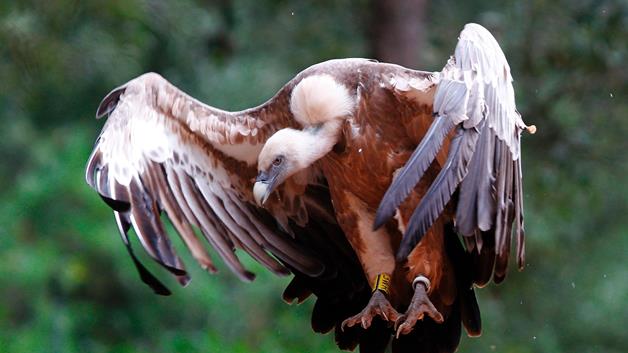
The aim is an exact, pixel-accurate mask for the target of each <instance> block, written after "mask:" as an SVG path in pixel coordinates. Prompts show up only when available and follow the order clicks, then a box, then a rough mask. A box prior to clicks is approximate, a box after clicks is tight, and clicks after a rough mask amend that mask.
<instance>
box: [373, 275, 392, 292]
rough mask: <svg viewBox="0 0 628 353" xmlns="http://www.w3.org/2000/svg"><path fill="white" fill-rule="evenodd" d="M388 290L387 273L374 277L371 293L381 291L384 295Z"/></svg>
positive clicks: (388, 280)
mask: <svg viewBox="0 0 628 353" xmlns="http://www.w3.org/2000/svg"><path fill="white" fill-rule="evenodd" d="M389 289H390V275H389V274H387V273H380V274H379V275H377V277H375V283H373V292H375V291H376V290H379V291H382V292H384V293H385V294H388V293H389Z"/></svg>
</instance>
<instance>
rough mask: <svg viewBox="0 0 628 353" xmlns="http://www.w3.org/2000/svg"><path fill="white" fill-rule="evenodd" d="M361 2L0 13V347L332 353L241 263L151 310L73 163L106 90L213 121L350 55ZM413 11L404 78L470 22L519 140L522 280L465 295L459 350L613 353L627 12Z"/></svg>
mask: <svg viewBox="0 0 628 353" xmlns="http://www.w3.org/2000/svg"><path fill="white" fill-rule="evenodd" d="M367 5H368V2H367V1H366V0H362V1H348V0H343V1H319V2H313V1H309V2H296V1H293V2H291V1H255V2H252V1H251V2H249V1H241V0H234V1H228V0H223V1H191V0H187V1H177V2H166V1H153V0H143V1H142V0H136V1H117V0H115V1H108V2H103V1H95V0H89V1H80V2H78V1H70V0H56V1H41V0H39V1H36V0H32V1H19V2H11V1H3V2H1V3H0V160H1V161H2V163H1V164H0V197H1V199H2V200H3V202H2V203H1V204H0V259H2V260H0V262H1V263H0V293H2V295H3V301H2V303H1V304H0V351H1V352H44V351H45V352H175V351H176V352H334V351H336V349H335V347H334V344H333V342H332V338H331V337H329V336H327V337H325V336H321V335H316V334H314V333H313V332H311V330H310V328H309V311H310V305H311V304H312V303H311V302H308V303H307V304H304V305H301V306H292V307H291V306H287V305H285V304H284V303H282V302H281V300H280V293H281V292H282V290H283V287H284V286H285V285H286V283H287V280H288V279H286V278H276V277H274V276H272V275H270V274H269V273H267V272H264V271H263V270H261V268H260V267H258V266H255V264H253V263H252V261H249V264H250V266H251V267H252V268H253V269H255V270H256V273H257V274H258V278H257V280H256V281H255V282H254V283H253V284H244V283H241V282H239V281H238V280H236V279H235V278H234V276H232V275H231V274H229V273H228V271H226V270H224V269H223V271H221V273H220V274H219V275H217V276H209V275H208V274H206V273H204V272H203V271H202V270H200V269H199V268H198V266H195V265H194V264H193V262H192V260H191V257H190V256H187V255H186V256H184V257H185V259H186V260H188V261H187V262H188V268H189V269H190V270H191V272H192V276H193V278H194V281H193V282H192V283H191V284H190V285H189V286H188V288H185V289H181V288H176V284H175V282H174V281H170V282H169V284H170V287H171V288H174V289H175V291H174V295H173V296H172V297H166V298H164V297H159V296H156V295H153V294H152V292H151V291H150V290H149V289H148V288H147V287H146V286H144V285H143V284H142V283H140V282H139V280H138V278H137V275H136V273H135V270H134V268H133V266H132V264H131V261H130V259H128V257H127V254H126V252H125V250H124V248H123V246H122V244H121V242H120V239H119V238H118V236H117V234H116V229H115V226H114V222H113V218H112V217H111V214H110V212H109V211H108V209H107V207H106V206H105V205H104V204H103V203H102V202H101V201H100V199H99V198H98V197H97V196H96V194H95V193H93V192H92V191H91V190H90V189H89V188H88V187H87V185H86V184H85V183H84V181H83V167H84V163H85V161H86V160H87V157H88V154H89V152H90V150H91V145H92V143H93V141H94V139H95V137H96V136H97V133H98V131H99V129H100V127H101V126H102V121H96V120H93V118H92V117H93V114H94V111H95V108H96V106H97V105H98V103H99V101H100V99H101V98H102V97H103V96H104V95H105V94H106V93H107V92H108V91H109V90H111V89H112V88H114V87H116V86H117V85H119V84H122V83H124V82H126V81H127V80H129V79H131V78H133V77H135V76H138V75H140V74H141V73H143V72H146V71H157V72H159V73H161V74H162V75H164V76H165V77H166V78H167V79H168V80H170V81H172V82H173V83H174V84H176V85H177V86H179V87H181V88H182V89H184V90H185V91H187V92H189V93H190V94H192V95H193V96H195V97H197V98H199V99H200V100H202V101H204V102H207V103H210V104H212V105H214V106H218V107H222V108H225V109H241V108H244V107H249V106H252V105H256V104H258V103H261V102H263V101H264V100H265V99H267V98H269V97H270V96H272V95H273V94H274V92H275V91H276V90H277V89H278V88H279V87H281V86H282V85H283V83H285V82H286V81H287V80H288V79H290V78H291V77H292V76H293V75H294V74H296V73H297V72H299V71H300V70H302V69H304V68H305V67H307V66H309V65H311V64H314V63H316V62H319V61H322V60H325V59H329V58H335V57H356V56H365V55H366V53H367V52H368V48H367V46H368V40H367V38H366V37H365V33H368V31H367V30H366V28H367V27H368V26H369V23H371V21H377V16H376V14H371V13H369V7H368V6H367ZM426 14H427V16H425V17H426V19H427V20H426V21H427V23H426V28H427V29H428V31H429V33H427V37H428V43H427V44H426V46H425V48H423V50H422V57H423V58H424V62H423V63H422V64H421V65H417V68H421V69H427V70H440V67H441V66H442V65H443V64H444V63H445V61H446V58H447V57H448V55H449V54H450V53H451V52H452V50H453V47H454V45H455V39H456V37H457V34H458V32H459V31H460V29H461V28H462V27H463V25H464V23H466V22H478V23H481V24H483V25H485V26H486V27H488V28H489V29H490V30H491V31H492V32H493V33H494V34H495V36H496V37H497V38H498V41H499V42H500V43H501V45H502V47H503V49H504V51H505V52H506V55H507V57H508V59H509V61H510V63H511V67H512V71H513V73H514V76H515V80H516V82H515V88H516V91H517V101H518V107H519V110H520V111H521V112H522V114H523V116H524V118H525V120H526V121H527V122H528V123H533V124H536V125H537V126H538V127H539V132H538V133H537V134H536V135H534V136H529V135H526V136H524V138H523V140H524V141H523V144H524V174H525V175H524V180H525V186H526V212H527V213H526V216H527V218H526V220H527V233H528V235H529V237H528V243H527V245H528V247H527V255H528V256H527V258H528V264H527V267H526V270H525V271H524V272H523V273H516V272H515V271H513V273H511V274H510V276H509V278H508V280H507V281H506V282H505V284H504V285H501V286H499V287H496V286H489V287H488V288H485V289H482V290H479V297H480V298H479V299H480V305H481V308H482V311H483V319H484V324H485V329H484V335H483V336H482V337H481V338H478V339H464V340H463V342H462V345H461V348H460V351H463V352H491V351H495V352H513V353H519V352H521V353H523V352H617V353H619V352H624V351H625V349H626V347H628V334H626V327H628V309H627V308H628V306H627V305H626V303H628V266H627V264H628V251H627V250H626V249H628V221H627V220H626V215H628V202H627V200H628V183H627V178H626V175H627V174H628V157H626V151H628V138H626V136H628V103H627V101H628V100H627V98H628V84H627V83H628V69H627V66H626V64H627V63H628V55H627V53H628V48H627V46H628V3H626V1H585V0H578V1H567V0H563V1H542V0H533V1H528V2H506V3H504V2H501V1H482V2H480V1H467V2H465V3H464V4H460V3H458V2H454V1H441V2H434V3H433V4H430V5H429V6H428V8H427V13H426ZM136 247H137V246H136ZM181 253H184V252H183V251H181ZM144 259H145V260H147V259H146V258H144ZM146 262H148V261H146ZM153 268H154V269H155V272H156V273H159V274H161V277H162V278H167V274H166V273H164V272H163V271H162V272H159V271H160V270H159V269H157V268H156V267H155V266H153Z"/></svg>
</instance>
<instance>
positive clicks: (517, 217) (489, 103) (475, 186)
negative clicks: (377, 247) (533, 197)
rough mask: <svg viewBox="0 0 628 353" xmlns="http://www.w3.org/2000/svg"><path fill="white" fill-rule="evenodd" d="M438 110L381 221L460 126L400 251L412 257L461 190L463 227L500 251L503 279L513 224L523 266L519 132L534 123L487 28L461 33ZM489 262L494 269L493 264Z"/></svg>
mask: <svg viewBox="0 0 628 353" xmlns="http://www.w3.org/2000/svg"><path fill="white" fill-rule="evenodd" d="M433 111H434V116H435V119H434V122H433V123H432V125H431V127H430V129H429V130H428V132H427V134H426V135H425V137H424V138H423V140H422V141H421V142H420V144H419V145H418V147H417V148H416V150H415V151H414V153H413V155H412V156H411V158H410V159H409V160H408V162H407V163H406V165H405V166H404V168H403V169H402V170H401V172H400V174H399V176H398V177H397V178H396V179H395V180H394V182H393V183H392V184H391V186H390V188H389V189H388V190H387V192H386V194H385V196H384V198H383V199H382V202H381V204H380V206H379V209H378V211H377V216H376V224H375V226H381V225H382V224H383V223H385V222H386V221H387V220H388V219H390V217H391V216H392V215H393V214H394V212H395V209H396V208H397V207H398V206H399V204H400V203H401V202H402V201H403V200H404V199H405V198H406V197H407V195H408V193H409V192H410V190H412V188H414V186H415V185H416V183H417V182H418V181H419V180H420V179H421V178H422V176H423V174H424V173H425V171H426V170H427V168H428V167H429V166H430V164H431V163H432V161H433V160H434V158H435V156H436V154H437V153H438V151H439V150H440V148H441V146H442V145H443V141H444V140H445V138H447V137H448V136H449V135H450V133H451V131H452V130H455V133H454V135H453V137H452V139H451V141H450V145H449V153H448V157H447V160H446V162H445V164H444V165H443V168H442V170H441V172H440V173H439V175H438V176H437V178H436V180H434V182H433V183H432V185H431V186H430V188H429V189H428V191H427V193H426V194H425V196H424V198H423V199H422V200H421V202H420V204H419V205H418V206H417V208H416V209H415V211H414V213H413V215H412V217H411V219H410V222H409V224H408V226H407V228H406V233H405V234H404V237H403V240H402V243H401V246H400V248H399V252H398V254H397V256H398V258H399V259H400V260H401V259H405V258H406V257H407V255H408V254H409V253H410V252H411V251H412V249H413V248H414V246H415V245H416V244H417V243H418V242H419V241H420V240H421V237H422V236H423V235H424V234H425V232H426V231H427V230H428V229H429V228H430V227H431V226H432V224H433V223H434V221H435V220H436V219H437V218H438V217H439V216H440V215H441V213H442V212H443V210H444V208H445V206H446V205H447V203H448V202H449V201H450V199H451V197H452V195H453V194H454V192H456V191H458V197H457V205H456V215H455V224H456V229H457V231H458V233H460V234H462V235H463V236H464V238H465V240H466V242H467V246H468V248H470V249H473V248H476V247H477V249H478V252H480V251H481V250H482V246H483V245H486V247H489V246H490V247H491V248H492V249H493V250H494V252H493V253H492V254H493V260H494V261H493V262H495V280H496V281H499V280H500V279H503V276H504V275H505V270H506V265H507V260H508V254H509V251H510V233H511V230H512V224H513V222H514V223H515V235H516V239H517V246H518V251H517V252H518V261H519V266H522V264H523V258H524V248H523V198H522V195H523V194H522V181H521V155H520V136H521V132H522V130H523V129H526V128H527V127H526V125H525V124H524V122H523V121H522V120H521V116H520V114H519V113H518V112H517V110H516V108H515V97H514V89H513V86H512V76H511V74H510V67H509V66H508V63H507V61H506V58H505V56H504V54H503V52H502V50H501V49H500V47H499V45H498V44H497V41H496V40H495V38H493V36H492V35H491V34H490V33H489V32H488V31H487V30H486V29H485V28H483V27H482V26H480V25H477V24H467V25H466V26H465V28H464V30H463V31H462V32H461V33H460V38H459V41H458V45H457V46H456V51H455V54H454V56H453V57H452V58H451V59H450V60H449V62H448V64H447V65H446V66H445V68H444V69H443V71H442V72H441V73H440V82H439V85H438V87H437V90H436V93H435V96H434V102H433ZM493 234H494V235H493ZM489 235H490V236H491V239H488V238H489ZM493 238H494V239H493ZM484 239H487V241H488V242H486V244H484V243H485V242H484V241H483V240H484ZM470 249H469V250H470ZM487 251H488V250H487ZM495 253H496V256H495ZM484 262H486V263H485V264H484V266H486V267H490V274H492V272H493V263H492V262H490V261H484ZM490 274H489V279H490ZM479 282H482V281H479ZM484 283H485V282H484Z"/></svg>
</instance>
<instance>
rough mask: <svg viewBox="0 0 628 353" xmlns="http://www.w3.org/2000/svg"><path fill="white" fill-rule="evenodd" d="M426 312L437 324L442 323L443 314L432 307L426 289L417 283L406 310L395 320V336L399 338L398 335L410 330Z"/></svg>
mask: <svg viewBox="0 0 628 353" xmlns="http://www.w3.org/2000/svg"><path fill="white" fill-rule="evenodd" d="M426 314H427V316H429V317H431V318H432V319H433V320H434V321H436V322H437V323H439V324H442V323H443V321H444V319H443V315H441V313H440V312H439V311H438V310H436V307H434V304H432V302H431V301H430V298H429V297H428V296H427V291H426V288H425V286H424V285H423V283H418V284H417V285H416V287H415V289H414V295H413V296H412V301H411V302H410V305H409V306H408V310H406V313H405V314H403V315H400V316H399V318H398V319H397V321H395V331H396V332H397V333H396V337H397V338H399V335H406V334H408V333H410V332H412V330H413V329H414V325H415V324H416V322H417V321H418V320H423V317H424V316H425V315H426Z"/></svg>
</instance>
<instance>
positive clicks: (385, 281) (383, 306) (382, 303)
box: [341, 273, 399, 330]
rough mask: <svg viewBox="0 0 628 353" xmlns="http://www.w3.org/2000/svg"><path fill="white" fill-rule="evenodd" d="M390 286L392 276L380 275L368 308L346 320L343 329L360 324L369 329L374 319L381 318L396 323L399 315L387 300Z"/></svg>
mask: <svg viewBox="0 0 628 353" xmlns="http://www.w3.org/2000/svg"><path fill="white" fill-rule="evenodd" d="M389 284H390V275H388V274H386V273H381V274H379V275H378V276H377V277H376V279H375V283H374V285H373V294H372V295H371V299H370V300H369V302H368V304H367V305H366V307H365V308H364V309H363V310H362V311H361V312H359V313H358V314H356V315H354V316H352V317H350V318H348V319H346V320H345V321H343V322H342V326H341V327H342V329H343V330H344V328H345V327H352V326H355V325H357V324H360V325H361V326H362V328H364V329H367V328H369V327H370V326H371V322H372V321H373V318H375V317H377V316H379V317H380V318H382V319H383V320H385V321H388V322H396V321H397V319H398V318H399V313H398V312H397V310H395V308H393V307H392V305H390V302H389V301H388V299H387V298H386V295H387V293H388V288H389Z"/></svg>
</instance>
